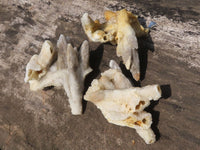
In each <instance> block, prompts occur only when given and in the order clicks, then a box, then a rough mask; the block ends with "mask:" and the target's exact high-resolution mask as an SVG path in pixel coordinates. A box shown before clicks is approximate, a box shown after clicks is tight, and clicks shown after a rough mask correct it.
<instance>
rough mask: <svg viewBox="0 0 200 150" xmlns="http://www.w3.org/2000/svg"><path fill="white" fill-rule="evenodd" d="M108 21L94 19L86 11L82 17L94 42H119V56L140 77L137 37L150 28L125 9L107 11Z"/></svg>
mask: <svg viewBox="0 0 200 150" xmlns="http://www.w3.org/2000/svg"><path fill="white" fill-rule="evenodd" d="M104 16H105V19H106V22H105V23H102V24H101V23H100V22H99V20H95V21H93V20H92V19H91V18H90V16H89V15H88V14H87V13H85V14H84V15H83V16H82V18H81V23H82V26H83V29H84V31H85V33H86V35H87V36H88V38H89V39H90V40H91V41H93V42H101V43H106V42H111V43H112V44H113V45H115V44H117V51H116V52H117V56H118V57H120V56H121V57H122V60H123V63H124V65H125V66H126V68H127V69H128V70H130V71H131V73H132V75H133V78H134V79H135V80H136V81H138V80H139V79H140V66H139V56H138V52H137V50H138V42H137V37H141V36H145V35H147V34H148V32H149V30H148V29H144V28H143V27H142V26H141V25H140V23H139V21H138V19H137V16H135V15H133V14H132V13H131V12H129V11H127V10H125V9H123V10H120V11H117V12H112V11H105V13H104Z"/></svg>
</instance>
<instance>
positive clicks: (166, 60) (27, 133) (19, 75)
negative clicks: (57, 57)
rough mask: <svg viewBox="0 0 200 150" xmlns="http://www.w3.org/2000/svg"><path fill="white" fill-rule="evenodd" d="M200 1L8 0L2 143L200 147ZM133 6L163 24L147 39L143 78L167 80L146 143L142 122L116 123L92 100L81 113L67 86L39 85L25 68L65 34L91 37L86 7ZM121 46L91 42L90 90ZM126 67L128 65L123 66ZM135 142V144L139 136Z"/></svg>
mask: <svg viewBox="0 0 200 150" xmlns="http://www.w3.org/2000/svg"><path fill="white" fill-rule="evenodd" d="M199 4H200V1H199V0H183V1H180V0H174V1H172V0H170V1H164V0H159V1H156V0H155V1H152V0H147V1H139V0H135V1H131V0H123V1H122V0H111V1H107V0H102V1H98V0H93V1H92V0H91V1H90V0H52V1H47V0H0V149H1V150H50V149H52V150H94V149H96V150H113V149H116V150H131V149H138V150H143V149H144V150H155V149H159V150H165V149H171V150H180V149H184V150H192V149H200V130H199V128H200V109H199V107H200V22H199V18H200V5H199ZM123 8H126V9H127V10H129V11H131V12H133V13H134V14H137V15H138V16H139V17H140V18H139V19H140V21H141V22H142V24H143V25H144V26H145V25H146V24H147V25H148V24H149V22H150V21H154V22H156V23H157V26H155V27H154V28H152V30H151V32H150V35H149V37H148V38H143V39H139V41H138V42H139V55H140V66H141V73H142V74H141V81H139V82H136V81H134V80H133V79H132V77H131V76H130V73H129V72H127V71H124V73H125V74H126V76H127V77H129V78H130V80H131V81H132V82H133V84H134V85H135V86H145V85H148V84H160V85H161V88H162V92H163V96H162V98H161V99H160V100H159V102H156V103H155V102H154V103H152V104H151V105H150V106H149V107H148V108H147V109H146V111H148V112H150V113H151V114H152V117H153V124H152V129H153V130H154V132H155V133H156V136H157V141H156V143H154V144H151V145H146V144H145V143H144V141H143V140H142V139H141V138H140V137H139V136H138V135H137V133H136V132H135V130H134V129H131V128H127V127H120V126H116V125H113V124H109V123H108V122H107V121H106V119H105V118H104V117H103V115H102V114H101V112H100V110H98V109H97V108H96V106H95V105H93V104H92V103H89V102H88V103H85V111H84V113H83V115H81V116H73V115H71V112H70V107H69V103H68V100H67V99H68V98H67V95H66V93H65V92H64V90H58V89H51V90H47V91H38V92H32V91H30V89H29V85H28V84H25V83H24V76H25V67H26V64H27V62H28V61H29V59H30V58H31V56H32V55H33V54H38V53H39V52H40V48H41V45H42V43H43V42H44V40H46V39H49V40H51V41H52V42H53V43H54V44H55V43H56V41H57V40H58V37H59V35H60V34H64V35H65V36H67V37H68V38H69V39H70V41H71V42H72V43H73V44H74V45H75V46H79V45H80V44H81V42H82V41H83V40H85V39H87V37H86V35H85V33H84V31H83V29H82V27H81V24H80V18H81V16H82V15H83V13H85V12H87V13H89V14H91V16H92V18H93V19H96V18H97V19H100V20H101V21H103V11H104V10H120V9H123ZM115 48H116V47H115V46H112V45H110V44H104V45H102V44H100V43H92V42H90V50H91V55H90V65H91V67H92V68H93V69H94V71H93V72H92V73H91V74H90V75H88V77H87V79H86V83H85V89H87V87H88V86H89V85H90V83H91V81H92V80H93V79H94V78H98V77H99V75H100V72H103V71H105V70H107V69H108V68H109V67H108V62H109V61H110V59H114V60H116V61H117V62H118V63H120V62H121V58H118V57H117V56H116V53H115ZM121 66H122V68H123V65H121ZM132 140H134V141H135V144H133V143H132Z"/></svg>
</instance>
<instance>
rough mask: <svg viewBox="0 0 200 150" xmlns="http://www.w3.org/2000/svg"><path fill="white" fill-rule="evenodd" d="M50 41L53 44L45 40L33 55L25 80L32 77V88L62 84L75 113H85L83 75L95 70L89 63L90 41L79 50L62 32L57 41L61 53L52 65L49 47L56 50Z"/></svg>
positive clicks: (37, 88)
mask: <svg viewBox="0 0 200 150" xmlns="http://www.w3.org/2000/svg"><path fill="white" fill-rule="evenodd" d="M46 44H47V45H46ZM44 45H45V46H44ZM48 45H52V44H51V43H50V42H49V41H45V42H44V44H43V47H42V51H41V53H40V54H39V56H37V55H34V56H33V57H32V58H31V60H30V61H29V63H28V64H27V67H26V77H25V81H26V82H27V81H29V83H30V89H31V90H33V91H36V90H41V89H44V88H45V87H49V86H55V87H63V88H64V89H65V91H66V93H67V95H68V98H69V104H70V107H71V112H72V114H73V115H79V114H82V97H83V90H84V79H85V77H86V75H87V74H88V73H90V72H91V71H92V69H91V68H90V67H89V45H88V42H87V41H84V42H83V43H82V45H81V48H80V51H77V48H76V47H75V48H73V47H72V45H71V44H67V43H66V40H65V37H64V36H63V35H60V37H59V40H58V42H57V47H58V57H57V61H56V62H55V63H54V64H53V65H52V59H51V58H53V54H54V53H52V52H51V55H50V52H49V51H50V49H51V50H52V51H53V52H54V50H53V49H52V46H48ZM33 71H35V72H34V73H33ZM29 72H31V73H29ZM43 72H44V73H43ZM41 73H42V75H40V74H41ZM32 74H34V75H32ZM35 74H36V75H35Z"/></svg>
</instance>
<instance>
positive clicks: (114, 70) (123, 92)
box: [84, 60, 161, 144]
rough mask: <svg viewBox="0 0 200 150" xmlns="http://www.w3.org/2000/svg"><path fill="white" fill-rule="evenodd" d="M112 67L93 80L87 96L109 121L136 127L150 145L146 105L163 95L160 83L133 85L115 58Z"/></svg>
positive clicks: (149, 120) (149, 125)
mask: <svg viewBox="0 0 200 150" xmlns="http://www.w3.org/2000/svg"><path fill="white" fill-rule="evenodd" d="M110 67H111V69H109V70H107V71H105V72H104V73H102V74H101V78H100V79H99V80H97V79H95V80H93V82H92V84H91V86H90V87H89V89H88V90H87V92H86V94H85V96H84V99H85V100H87V101H91V102H92V103H94V104H95V105H96V106H97V107H98V108H99V109H100V110H101V112H102V113H103V115H104V116H105V118H106V119H107V120H108V122H110V123H113V124H116V125H120V126H127V127H130V128H135V129H136V131H137V133H138V134H139V135H140V136H141V137H142V138H143V139H144V141H145V142H146V143H147V144H151V143H154V142H155V134H154V133H153V131H152V129H151V124H152V117H151V114H150V113H147V112H146V111H144V108H145V107H147V106H149V104H150V100H158V99H159V98H160V97H161V89H160V86H159V85H149V86H145V87H142V88H140V87H132V85H131V83H130V81H129V80H128V79H127V78H126V77H125V76H124V75H123V74H122V72H121V70H120V68H119V66H118V65H117V64H116V63H115V62H114V61H112V60H111V61H110Z"/></svg>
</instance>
